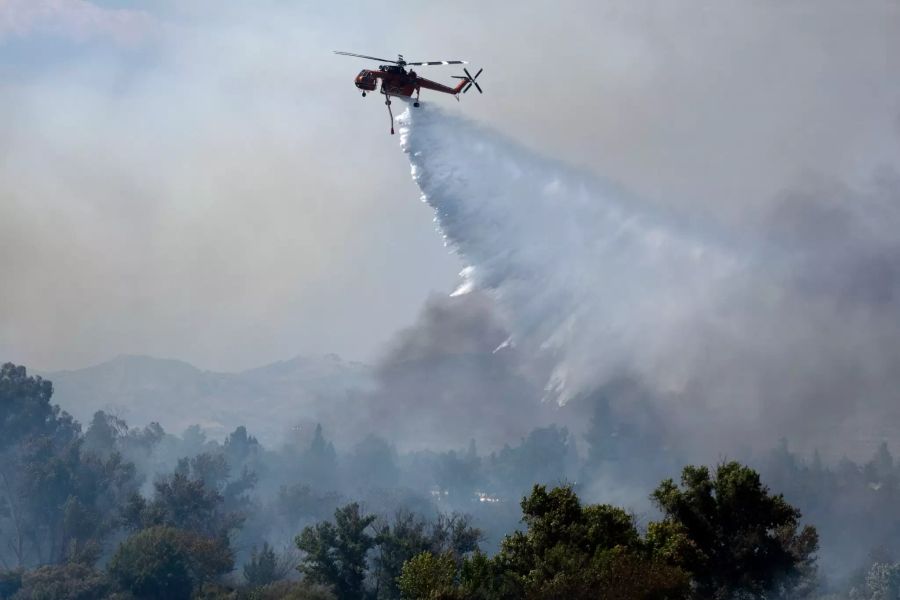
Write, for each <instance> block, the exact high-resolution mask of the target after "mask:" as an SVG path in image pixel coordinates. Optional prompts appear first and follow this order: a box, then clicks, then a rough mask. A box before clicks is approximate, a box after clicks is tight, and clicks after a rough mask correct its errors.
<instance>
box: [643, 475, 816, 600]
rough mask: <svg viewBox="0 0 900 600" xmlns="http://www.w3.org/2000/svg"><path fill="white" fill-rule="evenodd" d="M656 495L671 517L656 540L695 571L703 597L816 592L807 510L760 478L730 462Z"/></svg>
mask: <svg viewBox="0 0 900 600" xmlns="http://www.w3.org/2000/svg"><path fill="white" fill-rule="evenodd" d="M652 498H653V500H654V502H655V503H656V504H657V506H658V507H659V509H660V510H661V511H662V513H663V515H664V517H665V518H664V519H663V521H662V522H660V523H655V524H651V526H650V529H649V534H648V541H649V543H650V544H651V546H653V548H654V549H655V551H656V552H657V553H658V554H659V555H661V556H664V557H665V558H666V559H667V560H668V561H670V562H671V563H672V564H675V565H677V566H680V567H682V568H683V569H685V570H686V571H688V572H689V573H690V574H691V576H692V578H693V581H694V584H695V586H696V588H697V591H698V593H699V594H700V595H701V596H702V597H707V598H713V597H716V598H719V597H732V596H733V595H735V594H745V595H746V594H749V595H753V596H763V595H765V596H767V597H771V596H772V595H788V594H790V595H791V597H798V596H800V595H802V594H803V593H804V592H808V591H809V585H810V584H811V582H812V578H813V575H814V573H815V552H816V550H817V548H818V534H817V533H816V530H815V528H813V527H811V526H808V525H807V526H805V527H803V528H802V529H801V528H800V517H801V514H800V511H799V510H797V509H796V508H794V507H793V506H791V505H790V504H788V503H787V502H786V501H785V500H784V498H783V497H782V496H781V495H772V494H770V493H769V489H768V488H767V487H766V486H764V485H763V484H762V483H761V481H760V478H759V474H758V473H756V471H754V470H753V469H750V468H749V467H745V466H743V465H741V464H739V463H737V462H727V463H723V464H721V465H719V466H718V467H717V468H716V471H715V474H714V475H712V474H710V471H709V469H707V468H706V467H694V466H688V467H685V468H684V470H683V471H682V475H681V486H680V487H679V486H678V485H676V484H675V483H674V482H673V481H672V480H671V479H668V480H666V481H663V482H662V483H661V484H660V485H659V487H658V488H657V489H656V491H654V492H653V495H652Z"/></svg>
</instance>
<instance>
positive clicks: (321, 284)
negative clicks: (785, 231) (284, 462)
mask: <svg viewBox="0 0 900 600" xmlns="http://www.w3.org/2000/svg"><path fill="white" fill-rule="evenodd" d="M332 50H345V51H350V52H359V53H363V54H371V55H374V56H385V57H392V56H393V55H395V54H397V53H403V54H404V56H406V57H407V59H408V60H440V59H464V60H468V61H470V64H471V65H472V66H474V67H475V68H480V67H484V69H485V70H484V73H483V75H482V76H481V77H480V79H479V82H480V83H481V84H482V86H483V88H484V90H485V94H484V95H482V96H478V95H476V94H473V93H469V94H467V95H465V96H464V97H463V98H462V101H461V102H460V103H459V104H457V103H456V102H454V101H453V99H451V98H449V97H442V98H438V97H428V101H434V102H435V103H438V104H440V105H442V106H444V107H445V108H446V109H447V110H448V111H452V112H456V113H459V114H464V115H466V116H467V117H468V118H470V119H472V120H474V121H476V122H483V123H485V124H489V125H490V127H491V128H492V129H495V130H497V131H499V132H501V133H503V134H505V135H507V136H509V137H510V138H511V139H515V140H516V141H517V142H518V143H521V144H522V145H523V146H525V147H528V148H530V149H532V150H534V151H536V152H538V153H540V154H542V155H545V156H549V157H553V158H554V159H556V160H560V161H563V162H565V163H568V164H570V165H572V166H574V167H576V168H582V169H585V170H587V171H589V172H591V173H592V174H594V175H596V176H598V177H602V178H603V179H604V180H609V181H614V182H616V183H617V184H618V185H621V186H622V187H623V188H625V189H627V190H628V191H629V193H630V194H632V195H634V196H635V197H637V198H640V199H641V201H642V202H645V203H647V204H650V205H653V206H655V207H657V208H658V209H659V210H661V211H665V212H667V213H672V214H676V215H678V217H679V218H680V219H682V220H686V221H691V222H696V223H700V224H702V226H703V227H705V228H708V229H716V230H721V231H727V232H729V235H734V236H737V237H739V236H740V235H741V234H742V232H743V231H748V230H752V229H754V228H758V227H762V226H763V224H768V223H771V220H772V216H773V214H778V213H777V211H778V210H779V207H780V206H782V202H783V199H784V198H785V197H786V196H791V195H795V194H798V193H805V192H806V190H809V189H810V188H813V189H835V188H838V187H842V188H844V187H845V188H849V189H853V190H866V189H868V188H870V187H872V186H877V185H878V182H879V181H881V180H883V178H884V177H885V176H886V175H885V174H888V175H890V174H892V173H895V172H896V171H897V170H898V167H900V165H898V162H900V160H898V156H900V77H897V74H898V73H900V2H898V1H896V0H893V1H888V0H877V1H876V0H863V1H860V2H854V3H847V2H839V1H832V0H822V1H813V0H793V1H790V2H776V1H774V0H772V1H770V0H763V1H760V2H746V1H744V2H737V1H729V0H725V1H722V2H716V3H710V2H701V1H699V0H697V1H694V0H689V1H686V2H680V3H671V2H663V1H650V0H636V1H635V0H632V1H627V2H626V1H618V2H612V1H605V2H603V1H600V2H598V1H591V2H587V1H583V2H581V1H578V2H576V1H563V2H554V3H550V2H543V1H536V0H525V1H523V2H519V3H517V4H516V8H515V10H510V5H509V3H503V2H472V1H466V0H463V1H460V2H454V3H433V2H429V3H423V2H411V1H406V0H403V1H400V2H395V3H393V4H391V5H390V6H387V5H385V4H383V3H374V2H339V3H337V2H336V3H323V2H283V1H275V0H262V1H259V2H253V3H227V4H226V3H221V2H213V1H211V0H177V1H176V0H158V1H155V2H151V1H146V2H145V1H135V2H115V1H111V0H108V1H104V2H99V1H95V2H89V1H87V0H0V360H12V361H14V362H17V363H20V364H25V365H28V366H30V367H32V368H35V369H43V370H49V369H60V368H77V367H82V366H86V365H89V364H94V363H97V362H100V361H103V360H106V359H108V358H110V357H112V356H115V355H117V354H122V353H139V354H151V355H156V356H164V357H172V358H179V359H183V360H187V361H189V362H192V363H193V364H196V365H197V366H200V367H203V368H210V369H220V370H237V369H242V368H247V367H252V366H256V365H259V364H264V363H267V362H271V361H274V360H279V359H283V358H286V357H289V356H293V355H297V354H322V353H326V352H335V353H338V354H340V355H341V356H343V357H345V358H348V359H354V360H365V361H371V360H374V359H375V358H376V357H377V356H378V355H379V354H380V353H382V352H383V348H384V347H385V344H386V343H387V341H388V340H389V339H391V338H392V336H393V335H394V334H395V332H396V331H398V330H399V329H401V328H403V327H404V326H406V325H409V324H410V323H412V322H414V320H415V319H416V315H417V314H418V313H419V311H420V309H421V307H422V306H423V304H424V302H425V300H426V299H427V298H428V297H429V296H430V294H432V293H434V292H437V293H439V294H440V293H449V292H450V291H451V290H453V289H454V288H455V286H456V285H457V284H458V275H457V274H458V272H459V271H460V269H461V268H462V266H463V265H462V264H461V263H460V261H459V260H458V259H457V258H455V257H454V256H452V255H451V254H450V253H449V252H448V251H447V249H446V248H445V247H444V245H443V241H442V239H441V237H440V235H439V234H438V233H437V232H436V230H435V226H434V224H433V222H432V219H433V215H432V213H431V211H430V210H429V209H428V207H427V206H425V205H424V204H422V203H421V202H420V201H419V190H418V189H417V188H416V186H415V185H414V184H413V182H412V180H411V179H410V173H409V164H408V162H407V160H406V158H405V157H404V156H403V154H402V153H401V151H400V149H399V147H398V140H397V139H395V138H392V137H391V136H390V135H389V134H388V120H387V119H388V117H387V115H386V111H385V110H384V106H383V104H382V103H381V101H380V100H379V99H378V98H377V97H375V96H369V97H367V98H365V99H363V98H361V97H360V96H359V94H358V91H357V90H356V89H355V88H354V87H353V83H352V80H353V77H354V76H355V74H356V73H357V72H358V71H359V69H362V68H366V67H371V66H372V65H373V64H374V63H371V64H370V63H367V62H366V61H362V60H359V59H354V58H348V57H341V56H335V55H333V54H332ZM454 69H455V67H434V68H431V69H429V70H428V71H427V72H425V71H424V68H423V70H422V71H421V72H422V74H424V75H426V76H432V77H434V78H435V79H437V80H439V81H443V80H446V81H452V80H450V78H449V77H450V75H453V74H456V73H457V71H456V70H454Z"/></svg>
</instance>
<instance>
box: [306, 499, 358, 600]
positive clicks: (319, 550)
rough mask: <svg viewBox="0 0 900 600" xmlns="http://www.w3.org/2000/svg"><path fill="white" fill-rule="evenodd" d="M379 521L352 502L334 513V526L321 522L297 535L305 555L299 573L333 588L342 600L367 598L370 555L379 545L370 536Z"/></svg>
mask: <svg viewBox="0 0 900 600" xmlns="http://www.w3.org/2000/svg"><path fill="white" fill-rule="evenodd" d="M374 522H375V517H374V516H372V515H364V514H362V513H361V512H360V508H359V504H357V503H355V502H354V503H351V504H348V505H346V506H344V507H342V508H339V509H337V510H336V511H335V513H334V523H330V522H327V521H326V522H323V523H317V524H316V525H314V526H312V527H306V528H305V529H304V530H303V532H302V533H301V534H300V535H299V536H297V539H296V544H297V547H298V548H299V549H300V550H302V551H303V552H304V553H305V554H304V556H303V559H302V562H301V563H300V566H299V567H298V570H299V571H300V572H301V573H303V574H304V575H305V576H306V578H307V579H308V580H309V581H311V582H312V583H320V584H324V585H328V586H331V587H332V588H333V589H334V591H335V594H336V595H337V597H338V598H339V599H340V600H356V599H359V598H363V597H364V596H365V586H364V582H365V577H366V555H367V554H368V552H369V550H371V549H372V547H373V546H374V545H375V537H374V536H373V535H370V534H369V533H368V530H369V528H370V527H371V526H372V524H373V523H374Z"/></svg>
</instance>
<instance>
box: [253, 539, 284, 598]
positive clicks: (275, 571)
mask: <svg viewBox="0 0 900 600" xmlns="http://www.w3.org/2000/svg"><path fill="white" fill-rule="evenodd" d="M279 579H281V574H280V573H279V564H278V557H277V556H275V550H273V549H272V547H271V546H270V545H269V544H268V543H264V544H263V547H262V550H260V551H259V552H257V550H256V548H255V547H254V548H253V550H252V552H251V553H250V560H249V562H247V564H245V565H244V581H246V582H247V585H248V586H250V587H252V588H256V587H262V586H264V585H268V584H270V583H274V582H276V581H278V580H279Z"/></svg>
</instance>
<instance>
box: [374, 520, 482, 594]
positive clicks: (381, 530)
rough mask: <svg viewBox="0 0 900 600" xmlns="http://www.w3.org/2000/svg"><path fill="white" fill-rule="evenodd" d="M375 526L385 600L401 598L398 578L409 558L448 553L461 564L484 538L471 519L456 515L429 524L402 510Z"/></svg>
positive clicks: (377, 575) (377, 569) (377, 565)
mask: <svg viewBox="0 0 900 600" xmlns="http://www.w3.org/2000/svg"><path fill="white" fill-rule="evenodd" d="M376 529H377V534H376V536H375V543H376V545H377V552H376V553H375V557H374V560H373V563H374V566H375V579H376V582H377V592H378V597H379V598H383V599H386V600H387V599H395V598H399V597H400V588H399V586H398V577H399V576H400V574H401V572H402V570H403V565H404V563H406V561H408V560H410V559H412V558H413V557H414V556H416V555H418V554H421V553H422V552H428V553H430V554H434V555H439V556H445V555H446V556H449V557H450V558H451V559H453V561H454V565H455V566H458V564H459V563H460V562H461V561H462V559H463V557H464V556H465V555H467V554H469V553H471V552H474V551H476V550H477V549H478V542H479V540H480V539H481V531H480V530H479V529H477V528H475V527H473V526H472V525H471V520H470V519H469V518H468V517H465V516H461V515H457V514H453V515H439V516H438V517H437V518H436V519H435V520H434V521H432V522H431V523H429V522H427V521H426V520H425V519H423V518H422V517H419V516H417V515H416V514H414V513H412V512H410V511H405V510H401V511H398V512H397V514H396V515H395V516H394V519H393V522H390V523H389V522H383V523H381V524H379V525H378V527H377V528H376ZM455 566H454V568H455Z"/></svg>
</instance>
